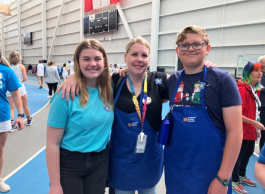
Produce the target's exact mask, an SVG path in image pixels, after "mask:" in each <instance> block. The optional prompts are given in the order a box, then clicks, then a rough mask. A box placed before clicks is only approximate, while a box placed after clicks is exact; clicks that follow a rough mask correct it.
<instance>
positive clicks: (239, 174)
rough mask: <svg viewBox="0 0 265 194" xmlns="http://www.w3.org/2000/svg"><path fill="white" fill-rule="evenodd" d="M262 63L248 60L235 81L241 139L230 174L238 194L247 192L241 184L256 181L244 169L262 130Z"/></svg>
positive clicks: (252, 184) (253, 184)
mask: <svg viewBox="0 0 265 194" xmlns="http://www.w3.org/2000/svg"><path fill="white" fill-rule="evenodd" d="M261 70H262V65H261V64H260V63H257V62H253V61H249V62H248V63H247V64H246V65H245V67H244V69H243V73H242V74H243V78H242V79H241V80H239V81H238V82H237V86H238V89H239V93H240V96H241V99H242V115H243V116H242V119H243V140H242V146H241V150H240V153H239V156H238V159H237V161H236V164H235V167H234V170H233V174H232V181H233V182H232V187H233V189H234V190H235V191H236V192H237V193H239V194H246V193H248V192H247V191H246V189H245V188H244V187H243V186H242V184H246V185H249V186H252V187H255V186H256V182H255V181H253V180H251V179H249V178H248V177H247V176H246V169H247V165H248V162H249V159H250V157H251V155H252V154H253V152H254V148H255V141H256V140H257V138H259V136H260V132H259V130H261V129H262V130H264V129H265V128H264V126H263V125H262V124H261V123H260V114H259V113H260V112H259V111H260V107H261V103H260V100H259V96H260V89H261V87H262V86H261V85H260V80H261V77H262V72H261Z"/></svg>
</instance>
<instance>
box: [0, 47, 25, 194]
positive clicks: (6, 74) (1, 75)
mask: <svg viewBox="0 0 265 194" xmlns="http://www.w3.org/2000/svg"><path fill="white" fill-rule="evenodd" d="M19 87H21V85H20V84H19V81H18V79H17V77H16V75H15V73H14V71H13V70H12V69H11V68H10V65H9V64H8V62H7V61H6V59H5V58H4V57H3V56H2V55H1V50H0V101H1V103H0V108H1V110H2V111H0V192H8V191H9V190H10V187H9V185H7V184H6V183H4V181H3V180H2V179H1V174H2V169H3V165H4V159H5V156H4V147H5V143H6V140H7V137H8V131H10V130H11V129H12V126H11V117H10V112H9V111H8V110H9V103H8V99H7V96H6V92H7V91H10V92H11V95H12V97H13V99H14V102H15V105H16V107H17V110H18V113H19V115H18V118H17V120H16V122H15V123H14V124H15V125H17V124H18V126H19V127H20V129H23V128H24V121H23V117H24V115H23V114H22V113H23V108H22V100H21V97H20V93H19V90H18V89H19Z"/></svg>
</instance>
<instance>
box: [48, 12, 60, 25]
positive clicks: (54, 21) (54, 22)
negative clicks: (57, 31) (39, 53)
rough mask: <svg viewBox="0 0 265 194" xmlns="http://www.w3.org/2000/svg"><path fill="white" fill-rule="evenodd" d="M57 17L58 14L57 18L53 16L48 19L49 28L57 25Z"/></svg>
mask: <svg viewBox="0 0 265 194" xmlns="http://www.w3.org/2000/svg"><path fill="white" fill-rule="evenodd" d="M57 15H58V14H57ZM57 18H58V16H57V17H55V18H52V19H48V20H47V28H51V27H55V25H56V22H57Z"/></svg>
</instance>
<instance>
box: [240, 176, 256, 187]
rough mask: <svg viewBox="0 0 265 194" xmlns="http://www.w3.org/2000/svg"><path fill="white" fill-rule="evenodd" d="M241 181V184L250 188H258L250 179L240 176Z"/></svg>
mask: <svg viewBox="0 0 265 194" xmlns="http://www.w3.org/2000/svg"><path fill="white" fill-rule="evenodd" d="M239 181H240V183H243V184H246V185H248V186H251V187H256V186H257V183H256V182H255V181H253V180H250V179H249V178H248V177H246V176H243V177H242V176H239Z"/></svg>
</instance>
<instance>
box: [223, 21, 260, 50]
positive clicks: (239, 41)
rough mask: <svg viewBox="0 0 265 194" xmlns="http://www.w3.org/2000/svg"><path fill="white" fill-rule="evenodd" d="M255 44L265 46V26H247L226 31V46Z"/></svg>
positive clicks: (224, 36) (224, 39)
mask: <svg viewBox="0 0 265 194" xmlns="http://www.w3.org/2000/svg"><path fill="white" fill-rule="evenodd" d="M253 44H254V45H255V44H265V25H264V24H259V25H247V26H239V27H233V28H225V29H224V33H223V45H224V46H231V45H253Z"/></svg>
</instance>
